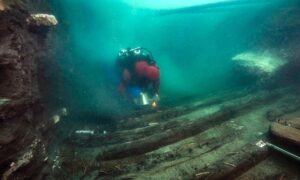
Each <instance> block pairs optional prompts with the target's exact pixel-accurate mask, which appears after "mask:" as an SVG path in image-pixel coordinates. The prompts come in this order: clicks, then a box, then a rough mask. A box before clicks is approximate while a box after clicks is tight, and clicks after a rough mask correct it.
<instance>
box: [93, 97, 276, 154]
mask: <svg viewBox="0 0 300 180" xmlns="http://www.w3.org/2000/svg"><path fill="white" fill-rule="evenodd" d="M274 98H275V97H274V95H270V96H267V97H257V98H254V99H252V100H250V101H247V103H244V104H239V105H231V106H228V107H224V109H223V110H222V111H219V112H216V113H214V114H212V115H210V116H208V117H204V118H201V119H199V120H196V121H188V122H185V121H182V124H180V126H178V127H174V128H173V129H168V130H165V131H163V129H164V128H163V127H162V132H161V133H158V134H153V135H151V136H148V137H145V138H142V139H138V140H135V141H129V142H126V143H121V144H117V145H111V146H108V147H104V148H103V149H102V150H101V152H100V153H99V155H98V158H97V159H99V160H100V159H105V160H109V159H119V158H124V157H127V156H133V155H139V154H143V153H146V152H149V151H153V150H155V149H158V148H159V147H162V146H165V145H168V144H172V143H174V142H177V141H179V140H182V139H185V138H188V137H191V136H194V135H196V134H198V133H201V132H203V131H204V130H206V129H208V128H211V127H213V126H215V125H217V124H221V123H222V122H224V121H226V120H229V119H230V118H233V117H236V116H238V115H240V114H242V113H245V112H248V111H249V110H251V108H253V107H258V106H259V105H261V104H262V103H263V104H265V103H266V102H268V101H270V100H273V99H274Z"/></svg>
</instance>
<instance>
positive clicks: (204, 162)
mask: <svg viewBox="0 0 300 180" xmlns="http://www.w3.org/2000/svg"><path fill="white" fill-rule="evenodd" d="M291 91H292V90H291V89H278V90H274V91H272V92H269V91H258V92H255V93H253V92H251V93H248V92H244V93H240V94H238V95H237V94H235V95H234V96H233V94H226V95H225V94H220V95H215V96H213V97H211V98H207V99H205V100H201V101H195V102H193V103H189V104H186V105H182V106H177V107H172V108H165V109H162V110H158V111H156V112H150V113H147V114H144V115H139V116H135V117H128V118H127V119H126V118H125V119H122V120H120V123H119V125H118V128H117V130H116V131H114V132H109V133H100V132H97V131H95V133H94V134H93V135H85V136H78V134H77V135H76V134H72V135H70V137H69V139H68V140H67V141H66V143H65V144H66V145H65V146H64V147H63V148H61V150H60V155H59V156H60V161H59V162H60V164H61V165H62V166H61V169H64V170H66V171H67V172H68V174H69V175H71V176H75V177H82V178H83V179H97V178H104V179H111V178H114V179H239V178H242V177H248V176H250V174H251V176H254V177H261V176H258V175H257V174H259V173H262V172H261V171H262V169H261V168H260V166H263V167H264V166H266V164H268V165H269V166H271V167H272V168H273V169H274V170H273V171H270V172H264V173H263V176H264V177H284V178H288V179H289V178H295V177H299V172H297V171H295V170H294V169H297V168H296V167H299V164H297V163H296V162H291V163H290V165H291V168H285V169H284V170H282V171H279V172H278V171H275V169H278V168H277V167H278V166H280V163H281V160H278V161H279V162H278V164H277V160H274V157H273V153H274V152H273V151H270V149H269V148H268V147H266V146H265V147H259V146H257V145H256V143H257V141H259V140H261V139H264V140H272V138H271V139H269V136H268V134H269V127H270V125H271V124H272V123H274V122H275V121H276V122H277V121H280V123H282V121H283V120H282V119H284V118H285V117H288V118H290V117H293V116H297V112H298V111H299V108H300V106H299V103H298V102H299V101H300V99H299V97H298V96H297V93H296V92H294V93H291ZM287 94H289V95H287ZM283 95H285V96H283ZM285 123H286V121H285ZM289 123H290V124H293V125H294V126H296V127H297V125H298V124H297V122H296V120H291V121H289ZM273 126H274V124H273V125H272V126H271V127H272V128H271V129H274V128H273ZM280 157H281V158H283V159H285V157H283V156H282V155H281V156H280ZM276 158H277V156H276ZM276 158H275V159H276ZM270 162H272V163H271V164H272V165H270ZM256 166H257V168H256ZM272 168H271V169H272Z"/></svg>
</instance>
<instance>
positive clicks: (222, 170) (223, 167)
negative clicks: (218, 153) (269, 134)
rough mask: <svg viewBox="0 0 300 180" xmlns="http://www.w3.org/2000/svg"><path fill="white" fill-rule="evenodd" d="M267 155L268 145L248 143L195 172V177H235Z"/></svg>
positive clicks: (222, 178) (223, 179)
mask: <svg viewBox="0 0 300 180" xmlns="http://www.w3.org/2000/svg"><path fill="white" fill-rule="evenodd" d="M267 156H268V148H267V146H264V147H262V148H261V147H258V146H257V145H255V143H253V144H247V145H245V146H244V147H243V148H242V149H241V150H240V151H239V153H236V154H232V155H231V156H226V157H225V158H224V159H221V160H219V161H217V162H215V163H214V164H212V165H210V166H209V167H208V168H204V169H201V170H199V171H198V173H197V174H195V178H194V179H220V180H226V179H228V180H231V179H235V178H236V177H238V176H240V175H241V174H242V173H243V172H245V171H247V170H248V169H250V168H251V167H253V166H255V165H256V164H258V163H260V162H261V161H262V160H264V159H265V158H266V157H267Z"/></svg>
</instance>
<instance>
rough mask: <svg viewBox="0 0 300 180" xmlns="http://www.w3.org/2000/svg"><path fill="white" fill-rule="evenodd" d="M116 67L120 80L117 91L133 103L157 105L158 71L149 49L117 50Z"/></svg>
mask: <svg viewBox="0 0 300 180" xmlns="http://www.w3.org/2000/svg"><path fill="white" fill-rule="evenodd" d="M116 67H117V72H118V74H119V76H120V77H121V81H120V84H119V87H118V91H119V92H120V93H121V94H122V95H124V96H125V97H126V98H129V99H130V100H131V101H132V102H133V103H134V104H135V105H137V106H144V105H151V106H152V107H156V106H157V102H158V101H159V87H160V72H159V67H158V66H157V65H156V62H155V60H154V59H153V56H152V54H151V52H150V51H148V50H147V49H145V48H141V47H137V48H132V49H131V48H127V49H121V50H120V51H119V54H118V57H117V60H116Z"/></svg>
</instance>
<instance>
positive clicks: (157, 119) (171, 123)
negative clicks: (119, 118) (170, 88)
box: [66, 92, 278, 147]
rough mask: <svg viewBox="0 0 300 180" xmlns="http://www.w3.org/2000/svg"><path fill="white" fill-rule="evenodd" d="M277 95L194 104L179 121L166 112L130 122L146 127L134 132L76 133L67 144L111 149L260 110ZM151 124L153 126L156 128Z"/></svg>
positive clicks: (172, 110)
mask: <svg viewBox="0 0 300 180" xmlns="http://www.w3.org/2000/svg"><path fill="white" fill-rule="evenodd" d="M276 96H278V92H277V93H272V94H270V95H267V94H266V93H261V92H260V93H258V94H255V95H251V96H245V97H242V98H238V99H234V100H230V101H229V102H225V103H223V104H221V105H215V106H209V107H206V108H203V107H200V108H196V107H199V105H200V104H201V103H200V104H199V103H194V104H193V105H190V108H191V109H193V111H189V112H187V111H186V110H182V112H180V113H179V114H182V115H181V116H179V117H177V116H175V118H172V117H173V116H171V117H168V118H167V119H164V118H162V117H161V115H162V114H163V113H162V112H158V115H155V114H150V115H146V116H144V117H140V118H137V120H131V119H130V120H129V119H128V121H134V122H135V123H138V124H139V125H142V124H143V126H142V127H138V128H137V127H136V125H133V126H134V127H133V128H132V129H128V130H123V129H122V130H121V131H116V132H114V133H108V134H97V133H96V134H94V135H93V136H82V137H81V136H76V134H73V135H72V136H70V138H68V139H67V141H66V143H68V144H70V145H72V146H81V147H100V146H107V145H112V144H121V143H125V142H131V141H134V140H138V139H142V138H145V137H148V136H151V135H153V134H160V133H161V132H162V131H166V130H170V129H174V128H178V127H182V126H185V125H189V123H194V122H195V121H199V120H200V121H202V119H205V118H210V117H212V118H213V117H214V115H215V114H217V113H221V114H222V111H224V113H225V114H226V113H227V112H226V111H228V110H229V111H231V110H234V111H236V112H239V113H240V114H241V113H242V112H241V111H242V110H247V108H248V106H249V109H248V110H250V109H251V107H257V105H260V104H263V103H268V101H273V100H274V99H276V98H275V97H276ZM205 104H206V103H205ZM250 106H251V107H250ZM243 107H244V108H243ZM174 111H181V110H180V108H178V107H175V108H173V109H171V110H167V113H168V112H174ZM183 112H185V113H183ZM161 118H162V119H163V120H161ZM191 121H193V122H191ZM150 122H151V123H152V125H151V123H150ZM212 122H213V121H212ZM120 123H122V122H120ZM212 125H213V123H212Z"/></svg>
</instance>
